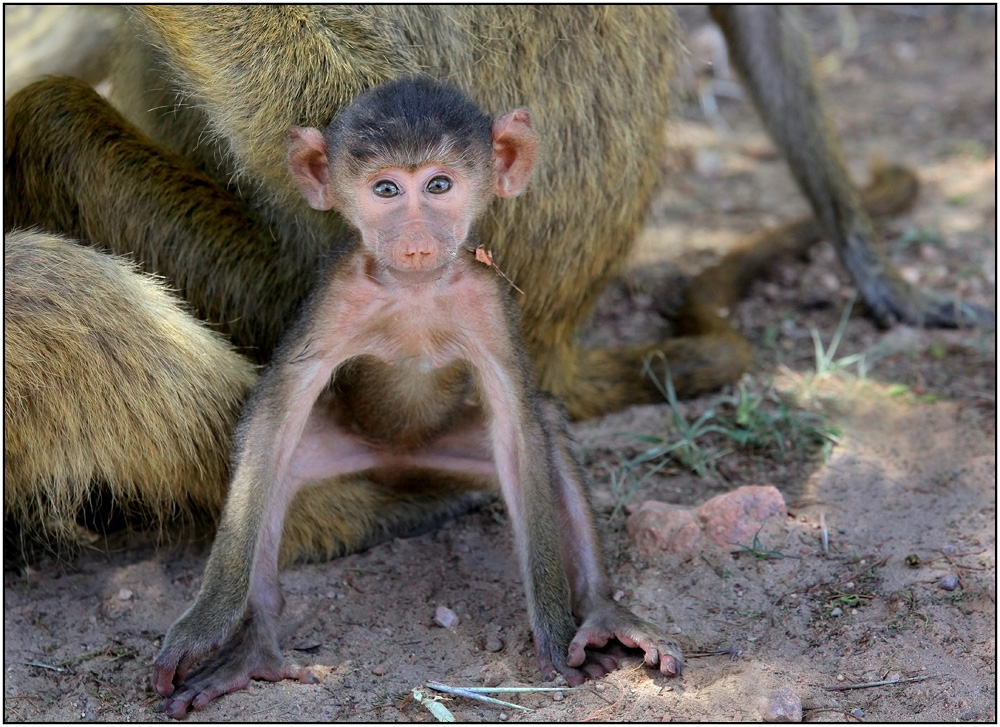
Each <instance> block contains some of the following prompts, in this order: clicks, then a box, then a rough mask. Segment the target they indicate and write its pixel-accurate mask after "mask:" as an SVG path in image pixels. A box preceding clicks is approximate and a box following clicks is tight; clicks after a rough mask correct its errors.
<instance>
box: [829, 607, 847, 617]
mask: <svg viewBox="0 0 1000 727" xmlns="http://www.w3.org/2000/svg"><path fill="white" fill-rule="evenodd" d="M830 615H831V616H834V617H836V616H843V615H844V612H843V611H841V610H840V606H834V607H833V610H832V611H830Z"/></svg>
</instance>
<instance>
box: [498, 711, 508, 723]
mask: <svg viewBox="0 0 1000 727" xmlns="http://www.w3.org/2000/svg"><path fill="white" fill-rule="evenodd" d="M508 719H509V718H508V717H507V713H506V712H501V713H500V721H501V722H506V721H507V720H508Z"/></svg>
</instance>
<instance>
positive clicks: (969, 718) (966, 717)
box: [959, 709, 979, 722]
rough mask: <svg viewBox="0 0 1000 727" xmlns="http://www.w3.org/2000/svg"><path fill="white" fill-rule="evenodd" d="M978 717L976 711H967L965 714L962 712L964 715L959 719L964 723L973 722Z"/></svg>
mask: <svg viewBox="0 0 1000 727" xmlns="http://www.w3.org/2000/svg"><path fill="white" fill-rule="evenodd" d="M977 717H979V713H978V712H977V711H976V710H974V709H967V710H965V711H964V712H962V715H961V716H960V717H959V719H960V720H962V721H963V722H971V721H972V720H974V719H976V718H977Z"/></svg>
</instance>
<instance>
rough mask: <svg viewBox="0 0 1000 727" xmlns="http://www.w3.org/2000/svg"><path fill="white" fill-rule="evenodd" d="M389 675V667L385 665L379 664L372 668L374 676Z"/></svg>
mask: <svg viewBox="0 0 1000 727" xmlns="http://www.w3.org/2000/svg"><path fill="white" fill-rule="evenodd" d="M388 673H389V667H387V666H385V664H379V665H378V666H375V667H372V674H374V675H375V676H377V677H384V676H385V675H386V674H388Z"/></svg>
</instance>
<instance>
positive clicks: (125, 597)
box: [118, 588, 954, 601]
mask: <svg viewBox="0 0 1000 727" xmlns="http://www.w3.org/2000/svg"><path fill="white" fill-rule="evenodd" d="M949 590H954V589H949ZM131 599H132V591H130V590H129V589H127V588H123V589H121V590H120V591H118V600H119V601H130V600H131Z"/></svg>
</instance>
